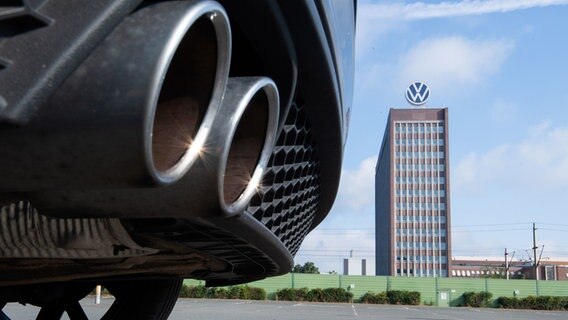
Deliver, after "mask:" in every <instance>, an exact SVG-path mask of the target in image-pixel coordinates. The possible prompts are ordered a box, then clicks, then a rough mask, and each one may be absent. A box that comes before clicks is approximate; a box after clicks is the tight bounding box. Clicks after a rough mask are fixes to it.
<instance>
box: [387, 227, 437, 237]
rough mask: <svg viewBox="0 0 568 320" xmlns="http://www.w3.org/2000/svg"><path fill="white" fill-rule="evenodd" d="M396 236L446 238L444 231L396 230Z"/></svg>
mask: <svg viewBox="0 0 568 320" xmlns="http://www.w3.org/2000/svg"><path fill="white" fill-rule="evenodd" d="M396 234H397V235H403V236H405V235H434V236H442V237H445V236H446V230H445V229H442V230H439V229H406V228H401V229H396Z"/></svg>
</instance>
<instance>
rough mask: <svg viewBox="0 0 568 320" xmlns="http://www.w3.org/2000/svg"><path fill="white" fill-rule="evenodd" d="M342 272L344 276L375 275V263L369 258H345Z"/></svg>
mask: <svg viewBox="0 0 568 320" xmlns="http://www.w3.org/2000/svg"><path fill="white" fill-rule="evenodd" d="M342 274H343V275H344V276H374V275H375V263H374V261H372V260H369V259H361V258H345V259H343V273H342Z"/></svg>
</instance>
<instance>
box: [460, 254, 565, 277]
mask: <svg viewBox="0 0 568 320" xmlns="http://www.w3.org/2000/svg"><path fill="white" fill-rule="evenodd" d="M451 264H452V266H451V270H452V271H451V276H453V277H468V278H486V277H491V278H506V274H505V272H507V270H505V261H504V258H502V257H454V258H453V259H452V263H451ZM534 271H535V268H534V266H533V264H532V261H530V260H513V261H511V262H510V263H509V270H508V272H509V279H534V278H535V274H534ZM538 274H539V277H538V278H539V279H540V280H558V281H568V259H566V258H545V259H542V260H541V261H540V264H539V266H538Z"/></svg>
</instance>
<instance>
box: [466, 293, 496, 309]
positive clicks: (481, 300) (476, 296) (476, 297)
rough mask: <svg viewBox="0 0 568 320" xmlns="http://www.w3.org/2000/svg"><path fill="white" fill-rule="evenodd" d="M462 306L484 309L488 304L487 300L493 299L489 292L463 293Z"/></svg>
mask: <svg viewBox="0 0 568 320" xmlns="http://www.w3.org/2000/svg"><path fill="white" fill-rule="evenodd" d="M462 297H463V305H464V306H466V307H474V308H480V307H485V306H487V305H488V304H489V300H490V299H491V298H492V297H493V294H492V293H491V292H486V291H481V292H473V291H469V292H464V293H463V295H462Z"/></svg>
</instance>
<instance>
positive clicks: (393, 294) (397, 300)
mask: <svg viewBox="0 0 568 320" xmlns="http://www.w3.org/2000/svg"><path fill="white" fill-rule="evenodd" d="M387 298H388V301H389V303H390V304H405V305H415V306H417V305H419V304H420V292H417V291H400V290H390V291H387Z"/></svg>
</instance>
